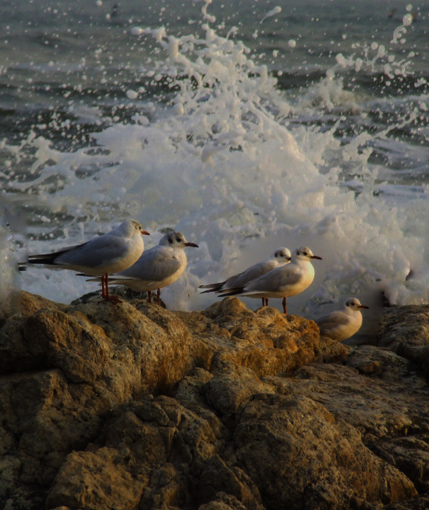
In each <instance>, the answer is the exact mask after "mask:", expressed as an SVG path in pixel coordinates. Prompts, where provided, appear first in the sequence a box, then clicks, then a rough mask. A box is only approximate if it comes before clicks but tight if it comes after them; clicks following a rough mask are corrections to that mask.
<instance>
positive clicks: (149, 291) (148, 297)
mask: <svg viewBox="0 0 429 510" xmlns="http://www.w3.org/2000/svg"><path fill="white" fill-rule="evenodd" d="M147 300H148V302H149V303H152V291H151V290H148V291H147Z"/></svg>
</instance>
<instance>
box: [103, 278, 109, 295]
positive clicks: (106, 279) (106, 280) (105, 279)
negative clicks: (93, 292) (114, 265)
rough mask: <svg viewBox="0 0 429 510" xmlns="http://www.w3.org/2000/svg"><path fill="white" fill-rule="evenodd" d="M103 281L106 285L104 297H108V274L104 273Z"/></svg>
mask: <svg viewBox="0 0 429 510" xmlns="http://www.w3.org/2000/svg"><path fill="white" fill-rule="evenodd" d="M104 281H105V282H106V283H105V285H106V299H110V294H109V275H108V274H106V275H104Z"/></svg>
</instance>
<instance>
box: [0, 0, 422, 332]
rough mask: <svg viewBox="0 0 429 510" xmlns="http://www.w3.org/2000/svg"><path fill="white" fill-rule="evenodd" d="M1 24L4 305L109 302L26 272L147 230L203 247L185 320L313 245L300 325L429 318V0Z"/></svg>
mask: <svg viewBox="0 0 429 510" xmlns="http://www.w3.org/2000/svg"><path fill="white" fill-rule="evenodd" d="M0 27H1V34H2V36H1V40H0V131H1V135H0V188H1V194H0V200H1V202H0V206H1V212H0V216H1V227H0V229H1V230H0V241H1V246H0V274H1V275H2V283H3V284H2V291H1V292H2V294H1V295H0V298H1V299H3V300H4V299H5V296H6V295H7V293H8V292H9V290H10V289H11V288H14V287H20V288H22V289H25V290H28V291H31V292H34V293H38V294H41V295H43V296H45V297H48V298H50V299H54V300H57V301H61V302H70V301H72V300H73V299H76V298H77V297H79V296H80V295H82V294H83V293H85V292H89V291H92V290H95V287H94V284H91V283H88V282H86V281H85V280H84V279H83V278H79V277H77V276H75V275H74V273H73V272H71V271H52V270H48V269H44V268H30V269H29V270H27V271H26V272H23V273H21V274H19V275H18V274H17V272H16V270H15V265H16V261H17V260H25V257H26V255H27V254H28V253H38V252H49V251H51V250H55V249H58V248H60V247H62V246H67V245H70V244H73V243H80V242H83V241H84V240H88V239H90V238H91V237H93V236H95V235H97V234H100V233H103V232H106V231H108V230H110V229H111V228H112V226H114V225H116V224H118V223H119V222H120V221H122V220H123V219H126V218H135V219H138V220H139V221H141V223H142V225H143V227H144V228H145V229H147V230H149V231H150V232H151V234H152V235H151V237H150V239H148V238H145V242H146V246H147V247H150V246H152V245H153V244H157V242H158V241H159V239H160V238H161V236H162V235H163V233H164V232H165V231H166V230H168V229H171V228H172V229H177V230H181V231H182V232H184V234H185V235H186V237H187V238H188V239H189V240H191V241H193V242H196V243H198V244H199V245H200V249H198V250H197V249H192V250H188V260H189V263H188V269H187V271H186V274H185V275H184V276H182V278H181V279H180V280H179V281H178V282H176V283H175V284H174V285H172V286H171V287H170V288H168V289H164V291H163V297H164V299H165V301H166V302H167V305H168V307H169V308H172V309H181V310H195V309H202V308H204V307H206V306H208V305H209V304H210V303H212V302H213V301H214V300H215V299H217V298H216V297H214V296H211V295H203V296H202V295H200V294H199V292H198V286H199V285H200V284H203V283H209V282H213V281H221V280H222V279H224V278H225V277H228V276H229V275H231V274H234V273H237V272H239V271H241V270H243V269H244V268H245V267H247V266H248V265H250V264H252V263H254V262H256V261H258V260H260V259H262V258H265V257H267V256H268V255H269V254H270V253H271V252H272V251H274V249H276V248H278V247H280V246H286V247H288V248H290V249H291V250H293V249H294V248H296V247H297V246H300V245H303V244H305V245H307V246H309V247H310V248H311V249H312V250H313V252H314V253H315V254H317V255H320V256H322V257H323V261H315V264H314V265H315V266H316V279H315V281H314V282H313V284H312V285H311V287H310V288H309V289H307V290H306V291H305V292H304V293H302V294H301V295H300V296H297V297H293V298H290V299H289V300H288V311H289V312H290V313H299V314H302V315H304V316H306V317H311V318H314V317H317V316H318V315H320V314H322V313H325V312H326V311H328V310H330V309H331V308H332V307H333V306H334V304H335V302H337V301H338V300H340V299H342V298H344V297H347V296H349V295H355V296H357V297H359V298H360V299H361V301H362V302H363V303H365V304H368V305H370V306H371V308H372V312H371V315H370V317H371V319H368V320H367V321H366V322H367V329H368V328H370V327H371V328H372V330H374V328H373V326H372V322H371V321H373V320H377V317H378V316H379V312H380V308H379V306H380V303H381V296H382V295H384V296H385V298H386V299H387V300H388V301H389V302H390V303H391V304H407V303H423V302H428V300H429V252H428V238H429V236H428V234H429V226H428V225H429V222H428V217H429V201H428V184H429V165H428V161H429V149H428V135H429V127H428V119H429V115H428V108H429V100H428V90H429V89H428V80H429V65H428V59H429V37H428V27H429V4H427V2H424V1H419V2H412V3H411V2H405V1H400V0H396V1H392V2H390V1H386V2H373V1H368V0H357V1H355V2H348V3H345V2H343V1H342V0H333V1H327V0H300V1H299V2H297V1H291V0H289V1H287V2H286V1H285V0H282V1H280V0H277V1H274V2H266V1H257V0H246V1H244V0H243V1H242V0H236V1H234V0H232V1H230V2H228V3H224V2H222V1H217V0H213V1H212V2H210V0H205V1H190V0H184V1H182V2H181V1H177V0H168V1H163V0H157V1H156V2H155V1H152V0H148V1H145V2H142V1H139V0H127V1H120V0H119V1H117V2H106V1H91V2H88V1H83V0H82V1H81V0H75V1H74V2H68V1H60V0H56V1H55V0H52V1H48V0H44V1H40V0H37V1H36V0H34V1H32V0H25V1H24V0H8V1H4V2H2V3H1V6H0ZM245 301H246V304H247V305H248V306H249V307H251V308H256V307H258V306H259V304H260V300H252V299H250V298H246V299H245ZM276 301H278V303H276ZM270 304H271V305H273V306H278V307H280V300H271V302H270Z"/></svg>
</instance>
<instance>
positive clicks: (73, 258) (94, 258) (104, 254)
mask: <svg viewBox="0 0 429 510" xmlns="http://www.w3.org/2000/svg"><path fill="white" fill-rule="evenodd" d="M124 248H125V241H124V239H123V238H122V237H118V236H109V235H104V236H100V237H95V238H94V239H92V240H91V241H88V242H87V243H84V244H82V245H80V246H78V247H76V249H71V250H68V251H66V252H65V253H63V254H62V255H60V256H58V257H57V258H56V259H55V261H54V264H72V265H77V266H79V265H85V266H87V267H96V266H98V265H100V263H102V262H103V261H105V260H111V259H114V258H116V257H120V256H122V255H123V252H124Z"/></svg>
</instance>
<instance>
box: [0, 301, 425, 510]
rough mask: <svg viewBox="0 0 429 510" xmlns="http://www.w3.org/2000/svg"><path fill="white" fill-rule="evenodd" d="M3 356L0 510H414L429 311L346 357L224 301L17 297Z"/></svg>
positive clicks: (387, 319) (400, 320)
mask: <svg viewBox="0 0 429 510" xmlns="http://www.w3.org/2000/svg"><path fill="white" fill-rule="evenodd" d="M0 352H1V356H0V385H1V393H0V416H1V424H0V437H1V441H0V452H1V454H0V508H4V509H7V510H12V509H15V510H18V509H22V510H26V509H28V510H35V509H40V508H46V509H49V510H50V509H55V508H57V509H60V508H61V509H63V510H67V509H73V510H74V509H76V510H77V509H84V510H93V509H94V510H95V509H97V510H98V509H101V508H103V509H113V508H114V509H116V510H121V509H124V510H125V509H139V510H142V509H159V508H162V509H201V510H226V509H255V510H259V509H260V510H263V509H270V510H271V509H272V510H275V509H279V510H280V509H285V508H287V509H292V510H295V509H296V510H301V509H302V510H304V509H305V510H316V509H317V510H322V509H326V510H328V509H329V510H335V509H338V510H340V509H345V508H352V509H367V510H370V509H374V510H378V509H386V510H408V509H420V508H421V509H423V508H429V406H428V405H427V403H428V397H429V387H428V384H427V379H426V374H427V366H428V363H429V307H427V306H421V307H400V308H399V307H398V308H391V309H386V311H385V314H384V317H383V321H382V324H381V329H380V338H379V345H378V346H372V345H371V346H369V345H361V346H359V347H356V348H353V347H348V346H345V345H343V344H341V343H336V342H333V341H332V340H330V339H328V338H326V337H320V335H319V331H318V328H317V326H316V325H315V323H314V322H313V321H309V320H306V319H303V318H301V317H297V316H291V315H289V316H288V317H287V318H285V317H284V316H283V315H282V314H281V313H280V312H279V311H277V310H276V309H272V308H263V309H260V310H257V311H256V312H252V311H250V310H248V309H247V308H246V307H245V306H244V305H243V303H242V302H241V301H240V300H238V299H235V298H226V299H225V300H223V301H221V302H219V303H216V304H215V305H212V306H211V307H209V308H208V309H206V310H204V311H202V312H172V311H168V310H165V309H164V308H162V307H159V306H157V305H155V304H148V303H147V302H146V301H144V300H142V299H130V300H129V301H126V300H124V301H123V302H121V303H120V304H118V305H116V306H115V305H112V304H111V303H106V302H103V301H101V300H100V299H99V297H97V296H92V297H89V298H88V297H86V298H85V299H83V300H82V301H80V302H76V303H74V304H72V305H60V304H57V303H52V302H50V301H48V300H45V299H43V298H40V297H39V296H33V295H30V294H27V293H22V296H21V309H20V312H19V313H16V314H15V315H12V316H10V317H9V318H8V319H7V320H5V321H3V322H2V324H1V327H0Z"/></svg>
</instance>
